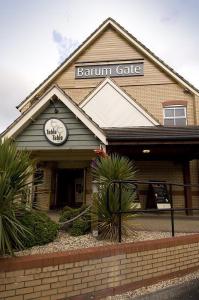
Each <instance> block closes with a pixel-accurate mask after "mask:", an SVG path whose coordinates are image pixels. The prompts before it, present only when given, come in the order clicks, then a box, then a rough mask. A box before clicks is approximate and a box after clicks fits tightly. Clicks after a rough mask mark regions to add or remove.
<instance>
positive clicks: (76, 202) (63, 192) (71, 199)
mask: <svg viewBox="0 0 199 300" xmlns="http://www.w3.org/2000/svg"><path fill="white" fill-rule="evenodd" d="M83 182H84V171H83V170H82V169H58V171H57V192H56V208H63V207H64V206H66V205H67V206H70V207H79V206H81V205H82V203H83V189H84V188H83Z"/></svg>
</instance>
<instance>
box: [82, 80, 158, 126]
mask: <svg viewBox="0 0 199 300" xmlns="http://www.w3.org/2000/svg"><path fill="white" fill-rule="evenodd" d="M79 106H80V107H81V108H82V109H83V110H84V111H85V112H86V114H87V115H89V116H90V117H91V118H92V119H93V120H94V121H95V122H96V123H97V124H98V125H99V126H100V127H126V126H132V127H133V126H154V125H160V124H159V122H158V121H156V120H155V119H154V117H153V116H152V115H151V114H149V112H147V111H146V110H145V109H144V108H143V107H142V106H141V105H139V104H138V103H137V102H136V101H135V100H134V99H133V98H132V97H130V96H129V95H128V94H127V93H126V92H125V91H124V90H123V89H121V87H119V86H118V85H117V84H116V83H115V82H114V81H113V80H112V79H110V78H109V77H107V78H105V79H104V80H103V81H102V82H100V84H99V85H98V86H97V87H96V88H95V89H94V90H92V91H91V93H90V94H89V95H88V96H87V97H86V98H85V99H84V100H83V101H82V102H81V103H80V104H79Z"/></svg>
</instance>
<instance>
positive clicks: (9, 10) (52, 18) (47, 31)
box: [0, 0, 199, 132]
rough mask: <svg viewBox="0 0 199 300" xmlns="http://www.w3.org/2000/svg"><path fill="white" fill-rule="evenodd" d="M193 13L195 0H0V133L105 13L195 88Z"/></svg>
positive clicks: (197, 65)
mask: <svg viewBox="0 0 199 300" xmlns="http://www.w3.org/2000/svg"><path fill="white" fill-rule="evenodd" d="M198 11H199V0H82V1H81V0H56V1H55V0H0V105H1V106H0V107H1V109H0V132H2V131H3V130H4V129H5V128H6V127H7V126H8V125H9V124H10V123H11V122H13V120H14V119H15V118H16V117H17V116H18V115H19V112H18V110H17V109H16V108H15V107H16V106H17V105H18V104H19V103H20V102H21V101H22V100H23V99H24V98H25V97H26V96H27V95H28V94H29V93H30V92H31V91H32V90H33V89H34V88H36V87H37V86H38V85H39V84H40V83H41V82H42V81H43V80H44V79H45V78H46V77H47V76H48V75H49V74H50V73H51V72H52V71H53V70H54V69H55V68H57V66H58V65H59V64H60V63H61V62H62V61H63V60H64V59H65V58H66V57H67V56H68V55H69V54H70V53H71V52H72V51H73V50H74V49H75V48H76V47H77V46H78V45H79V44H80V43H82V42H83V41H84V40H85V39H86V38H87V36H88V35H90V34H91V33H92V31H94V30H95V29H96V28H97V27H98V26H99V25H100V24H101V23H102V22H103V21H104V20H105V19H106V18H108V17H112V18H114V19H115V20H116V21H117V22H119V23H120V24H121V25H122V26H123V27H125V28H126V29H127V30H128V31H129V32H130V33H131V34H133V35H134V36H135V37H136V38H137V39H138V40H140V41H141V42H142V43H143V44H144V45H145V46H147V47H148V48H149V49H150V50H152V51H153V52H154V53H155V54H156V55H158V56H159V57H160V58H161V59H163V60H164V61H165V62H166V63H167V64H168V65H169V66H171V67H172V68H174V69H175V70H176V71H177V72H178V73H180V74H181V75H182V76H183V77H184V78H186V79H187V80H189V81H190V82H191V83H192V84H193V85H195V87H197V88H199V52H198V49H199V34H198V28H199V18H198Z"/></svg>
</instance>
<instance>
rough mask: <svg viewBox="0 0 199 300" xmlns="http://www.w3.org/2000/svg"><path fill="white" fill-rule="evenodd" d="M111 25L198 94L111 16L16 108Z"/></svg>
mask: <svg viewBox="0 0 199 300" xmlns="http://www.w3.org/2000/svg"><path fill="white" fill-rule="evenodd" d="M108 26H111V27H112V28H114V30H116V31H117V32H118V33H119V34H120V35H122V36H123V37H124V38H125V39H126V40H127V41H128V42H130V44H131V45H133V46H135V47H136V48H137V49H138V50H140V51H141V52H142V53H143V54H145V55H146V57H148V58H149V59H150V60H152V61H153V62H154V63H156V65H158V66H159V67H160V68H161V69H163V70H164V71H165V72H166V73H167V74H168V75H170V76H171V77H172V78H173V79H174V80H176V81H177V82H178V83H179V84H181V85H182V86H184V87H185V88H187V89H188V90H190V91H191V92H192V93H194V94H196V95H198V96H199V90H198V89H197V88H196V87H194V86H193V85H192V84H191V83H190V82H188V81H187V80H186V79H184V78H183V77H182V76H181V75H179V74H178V73H177V72H175V71H174V69H172V68H170V67H169V66H168V65H167V64H166V63H165V62H164V61H162V60H161V59H160V58H159V57H158V56H156V55H155V54H154V53H153V52H152V51H151V50H149V49H148V48H147V47H146V46H144V45H143V44H142V43H141V42H140V41H138V40H137V39H136V38H135V37H134V36H133V35H132V34H130V33H129V32H128V31H127V30H126V29H124V28H123V27H122V26H121V25H120V24H119V23H117V22H116V21H115V20H113V19H112V18H108V19H106V20H105V21H104V22H103V23H102V24H101V25H100V26H99V27H98V28H97V29H96V30H95V31H94V32H93V33H92V34H91V35H90V36H89V37H88V38H87V39H86V40H85V41H84V42H83V43H82V44H81V45H80V46H79V47H78V48H77V49H76V50H75V51H74V52H73V53H72V54H71V55H69V57H68V58H66V59H65V60H64V61H63V63H61V64H60V66H58V68H57V69H56V70H55V71H54V72H52V73H51V74H50V75H49V76H48V77H47V78H46V79H45V80H44V81H43V82H42V83H41V84H40V85H39V86H38V87H37V88H36V89H35V90H33V92H32V93H31V94H29V95H28V96H27V97H26V98H25V99H24V100H23V101H22V102H21V103H20V104H19V105H18V106H17V108H18V109H19V110H21V109H22V108H23V107H24V106H25V105H26V104H27V103H28V102H29V101H30V100H31V99H32V98H33V97H35V96H36V95H37V93H39V92H40V91H41V90H42V89H43V88H45V87H46V86H47V85H48V84H49V83H51V82H52V80H54V78H55V77H56V76H57V75H59V74H60V72H62V71H63V70H64V69H65V68H66V67H67V66H68V65H69V64H70V63H71V62H72V61H74V60H75V59H76V58H77V57H78V56H79V55H80V54H81V53H82V52H83V51H84V50H85V49H86V47H88V46H89V45H90V44H91V43H92V42H93V41H94V40H95V39H96V38H97V37H98V36H100V34H101V33H102V32H103V31H104V30H105V29H106V28H107V27H108Z"/></svg>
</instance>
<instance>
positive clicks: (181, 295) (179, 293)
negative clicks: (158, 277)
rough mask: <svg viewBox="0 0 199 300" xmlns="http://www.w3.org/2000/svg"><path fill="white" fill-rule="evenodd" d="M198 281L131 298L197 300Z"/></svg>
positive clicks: (135, 299)
mask: <svg viewBox="0 0 199 300" xmlns="http://www.w3.org/2000/svg"><path fill="white" fill-rule="evenodd" d="M198 299H199V279H194V280H191V281H189V282H186V283H183V284H179V285H177V286H171V287H168V288H165V289H162V290H160V291H157V292H154V293H151V294H148V295H144V296H139V297H136V298H133V300H198Z"/></svg>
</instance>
